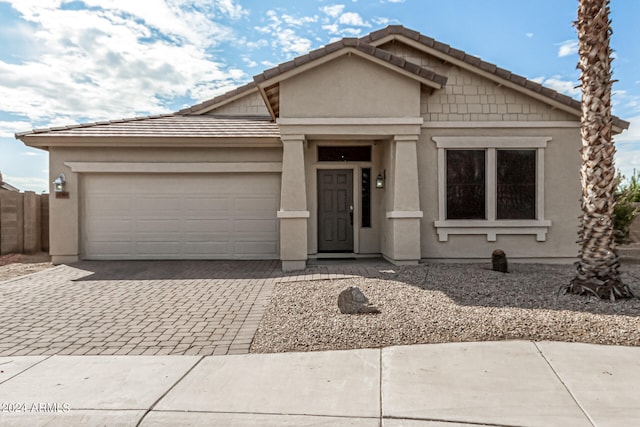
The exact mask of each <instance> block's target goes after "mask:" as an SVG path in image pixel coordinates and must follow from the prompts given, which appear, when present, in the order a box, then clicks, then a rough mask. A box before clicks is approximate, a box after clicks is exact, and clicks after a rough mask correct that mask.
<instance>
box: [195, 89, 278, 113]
mask: <svg viewBox="0 0 640 427" xmlns="http://www.w3.org/2000/svg"><path fill="white" fill-rule="evenodd" d="M207 114H208V115H214V116H268V115H269V110H267V107H266V106H265V105H264V100H263V99H262V97H261V96H260V94H259V93H258V92H256V93H252V94H250V95H247V96H245V97H243V98H240V99H238V100H236V101H233V102H230V103H228V104H225V105H223V106H221V107H218V108H216V109H215V110H211V111H209V112H208V113H207Z"/></svg>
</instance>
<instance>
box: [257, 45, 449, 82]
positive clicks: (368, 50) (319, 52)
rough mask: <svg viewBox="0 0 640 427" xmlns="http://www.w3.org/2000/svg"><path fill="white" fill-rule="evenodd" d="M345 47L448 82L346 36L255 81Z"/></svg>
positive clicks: (397, 57) (268, 72)
mask: <svg viewBox="0 0 640 427" xmlns="http://www.w3.org/2000/svg"><path fill="white" fill-rule="evenodd" d="M344 48H352V49H355V50H357V51H359V52H362V53H364V54H366V55H369V56H372V57H374V58H377V59H381V60H383V61H386V62H388V63H390V64H392V65H394V66H396V67H399V68H401V69H403V70H405V71H407V72H409V73H411V74H415V75H416V76H419V77H422V78H423V79H426V80H430V81H432V82H434V83H436V84H437V85H439V86H444V85H445V84H446V83H447V78H446V77H445V76H441V75H439V74H436V73H434V72H433V71H431V70H427V69H426V68H422V67H420V66H419V65H416V64H414V63H412V62H409V61H407V60H405V59H404V58H402V57H399V56H396V55H392V54H391V53H389V52H387V51H385V50H382V49H378V48H376V47H375V46H372V45H370V44H368V43H364V42H363V41H361V40H360V39H356V38H344V39H342V40H338V41H337V42H334V43H331V44H328V45H326V46H323V47H321V48H320V49H316V50H312V51H311V52H309V53H307V54H306V55H302V56H298V57H297V58H294V59H292V60H291V61H288V62H284V63H282V64H280V65H278V66H277V67H274V68H270V69H268V70H266V71H264V72H263V73H261V74H258V75H257V76H254V77H253V81H254V82H255V83H258V84H260V83H262V82H264V81H265V80H269V79H272V78H274V77H277V76H279V75H281V74H284V73H286V72H287V71H290V70H293V69H295V68H297V67H299V66H301V65H304V64H307V63H310V62H312V61H315V60H317V59H320V58H322V57H325V56H327V55H329V54H331V53H333V52H336V51H338V50H341V49H344Z"/></svg>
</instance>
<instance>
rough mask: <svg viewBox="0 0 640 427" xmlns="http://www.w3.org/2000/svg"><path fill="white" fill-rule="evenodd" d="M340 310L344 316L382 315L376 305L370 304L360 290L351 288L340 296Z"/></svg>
mask: <svg viewBox="0 0 640 427" xmlns="http://www.w3.org/2000/svg"><path fill="white" fill-rule="evenodd" d="M338 308H339V309H340V313H342V314H365V313H380V310H378V308H377V307H376V306H375V305H372V304H371V303H369V300H368V299H367V297H365V296H364V294H363V293H362V291H361V290H360V288H358V287H354V286H350V287H349V288H347V289H345V290H344V291H342V292H340V295H338Z"/></svg>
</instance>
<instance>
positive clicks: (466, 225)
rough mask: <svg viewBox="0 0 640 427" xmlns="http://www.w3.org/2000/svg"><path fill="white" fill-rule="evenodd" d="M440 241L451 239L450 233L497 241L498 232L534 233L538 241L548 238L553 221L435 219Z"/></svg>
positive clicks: (513, 233)
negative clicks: (475, 235)
mask: <svg viewBox="0 0 640 427" xmlns="http://www.w3.org/2000/svg"><path fill="white" fill-rule="evenodd" d="M434 226H435V227H436V229H437V231H438V240H439V241H440V242H447V241H449V235H450V234H459V235H460V234H461V235H471V234H480V235H481V234H484V235H486V236H487V241H488V242H495V241H496V239H497V236H498V234H511V235H523V234H533V235H535V236H536V240H537V241H538V242H544V241H545V240H547V231H548V229H549V227H551V221H547V220H499V221H488V220H464V219H463V220H445V221H435V222H434Z"/></svg>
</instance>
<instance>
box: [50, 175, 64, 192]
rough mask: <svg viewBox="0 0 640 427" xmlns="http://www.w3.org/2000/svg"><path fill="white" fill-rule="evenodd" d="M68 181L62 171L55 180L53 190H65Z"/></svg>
mask: <svg viewBox="0 0 640 427" xmlns="http://www.w3.org/2000/svg"><path fill="white" fill-rule="evenodd" d="M66 183H67V181H66V180H65V178H64V174H63V173H61V174H60V175H58V177H57V178H56V179H54V180H53V190H54V191H55V192H56V193H62V192H63V191H64V186H65V184H66Z"/></svg>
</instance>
